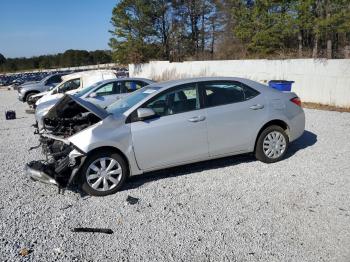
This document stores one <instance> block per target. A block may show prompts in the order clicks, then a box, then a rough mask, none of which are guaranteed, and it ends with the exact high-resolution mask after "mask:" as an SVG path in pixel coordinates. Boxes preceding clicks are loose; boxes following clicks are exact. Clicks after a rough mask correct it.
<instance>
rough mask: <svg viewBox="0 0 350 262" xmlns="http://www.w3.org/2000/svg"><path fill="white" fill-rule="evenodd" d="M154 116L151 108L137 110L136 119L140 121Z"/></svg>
mask: <svg viewBox="0 0 350 262" xmlns="http://www.w3.org/2000/svg"><path fill="white" fill-rule="evenodd" d="M155 115H156V113H155V112H154V111H153V109H151V108H139V109H137V117H138V119H140V120H145V119H149V118H152V117H154V116H155Z"/></svg>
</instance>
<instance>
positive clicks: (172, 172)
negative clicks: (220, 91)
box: [121, 130, 317, 191]
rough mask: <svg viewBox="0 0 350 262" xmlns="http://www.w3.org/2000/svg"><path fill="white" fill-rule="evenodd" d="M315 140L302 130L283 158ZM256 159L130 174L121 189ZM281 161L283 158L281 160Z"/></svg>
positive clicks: (232, 158)
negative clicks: (135, 174) (301, 133)
mask: <svg viewBox="0 0 350 262" xmlns="http://www.w3.org/2000/svg"><path fill="white" fill-rule="evenodd" d="M316 142H317V135H315V134H314V133H312V132H310V131H306V130H305V131H304V133H303V135H302V136H301V137H299V138H298V139H297V140H295V141H293V142H292V143H291V144H290V145H289V148H288V152H287V154H286V156H285V159H288V158H290V157H292V156H293V155H294V154H295V153H296V152H298V151H300V150H303V149H305V148H307V147H310V146H313V145H314V144H315V143H316ZM253 161H257V160H256V159H255V157H254V155H253V154H244V155H236V156H228V157H224V158H219V159H213V160H207V161H202V162H197V163H193V164H188V165H182V166H178V167H173V168H168V169H163V170H159V171H154V172H149V173H145V174H142V175H137V176H132V177H130V178H129V180H128V181H127V183H126V184H125V186H124V187H123V188H122V189H121V191H124V190H129V189H134V188H137V187H140V186H142V185H144V184H146V183H149V182H154V181H157V180H160V179H165V178H171V177H177V176H184V175H189V174H191V173H196V172H202V171H206V170H210V169H216V168H223V167H227V166H235V165H239V164H243V163H249V162H253ZM282 161H283V160H282Z"/></svg>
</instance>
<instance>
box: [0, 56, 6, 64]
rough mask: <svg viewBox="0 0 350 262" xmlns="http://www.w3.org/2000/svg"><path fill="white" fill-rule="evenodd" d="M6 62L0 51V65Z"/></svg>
mask: <svg viewBox="0 0 350 262" xmlns="http://www.w3.org/2000/svg"><path fill="white" fill-rule="evenodd" d="M5 62H6V58H5V57H4V56H3V55H2V54H1V53H0V65H2V64H4V63H5Z"/></svg>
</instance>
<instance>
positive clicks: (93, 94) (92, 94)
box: [89, 92, 97, 98]
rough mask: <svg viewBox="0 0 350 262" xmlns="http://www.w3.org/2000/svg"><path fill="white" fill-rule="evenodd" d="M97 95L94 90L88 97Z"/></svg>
mask: <svg viewBox="0 0 350 262" xmlns="http://www.w3.org/2000/svg"><path fill="white" fill-rule="evenodd" d="M96 96H97V94H96V93H95V92H92V93H91V94H90V95H89V97H91V98H94V97H96Z"/></svg>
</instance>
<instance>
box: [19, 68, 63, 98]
mask: <svg viewBox="0 0 350 262" xmlns="http://www.w3.org/2000/svg"><path fill="white" fill-rule="evenodd" d="M63 75H64V74H54V75H49V76H47V77H45V78H44V79H42V80H41V81H35V82H27V83H24V84H22V85H20V86H19V87H18V89H17V91H18V100H19V101H22V102H28V100H29V99H30V97H31V96H33V95H35V94H38V93H41V92H44V91H47V90H49V89H50V88H53V87H55V86H56V85H57V84H59V83H61V82H62V76H63Z"/></svg>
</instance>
